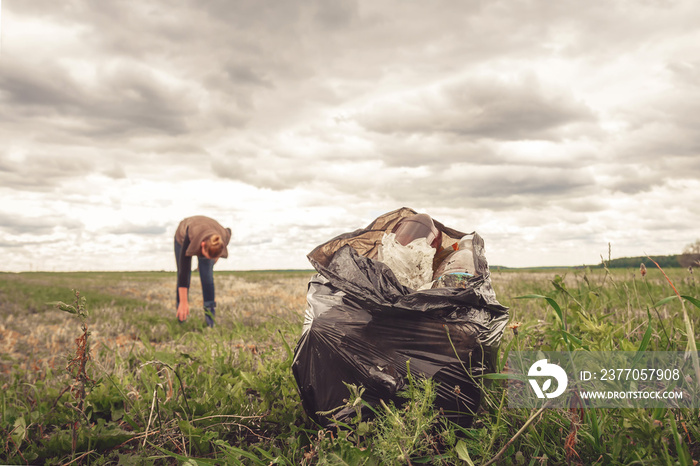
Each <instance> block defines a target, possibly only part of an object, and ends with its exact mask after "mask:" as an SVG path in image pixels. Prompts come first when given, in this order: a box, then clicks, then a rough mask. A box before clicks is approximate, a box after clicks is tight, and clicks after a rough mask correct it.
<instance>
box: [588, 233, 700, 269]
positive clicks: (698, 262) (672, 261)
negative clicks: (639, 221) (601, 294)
mask: <svg viewBox="0 0 700 466" xmlns="http://www.w3.org/2000/svg"><path fill="white" fill-rule="evenodd" d="M650 257H651V258H652V259H654V260H655V261H656V262H657V263H658V264H659V265H660V266H661V267H662V268H664V267H700V239H698V240H696V241H695V242H694V243H692V244H689V245H688V246H686V247H685V249H684V250H683V253H682V254H673V255H670V256H650ZM604 262H605V264H603V263H602V262H601V264H600V266H601V267H603V265H606V266H607V267H608V268H632V267H639V265H640V264H644V266H645V267H650V266H654V263H653V262H652V261H651V260H649V258H648V257H646V256H637V257H621V258H619V259H612V260H610V261H604Z"/></svg>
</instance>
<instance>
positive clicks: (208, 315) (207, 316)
mask: <svg viewBox="0 0 700 466" xmlns="http://www.w3.org/2000/svg"><path fill="white" fill-rule="evenodd" d="M214 317H216V310H214V309H213V308H212V309H207V308H206V307H205V308H204V320H205V321H206V322H207V326H209V327H213V326H214Z"/></svg>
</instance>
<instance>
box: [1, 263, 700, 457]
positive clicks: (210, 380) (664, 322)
mask: <svg viewBox="0 0 700 466" xmlns="http://www.w3.org/2000/svg"><path fill="white" fill-rule="evenodd" d="M666 272H667V274H668V275H669V277H670V279H671V281H672V282H673V284H674V285H675V286H676V288H677V289H678V291H679V293H680V294H681V295H684V296H689V297H697V296H698V295H699V293H698V289H697V283H696V281H695V278H694V276H693V275H692V274H690V273H689V271H687V270H685V269H669V270H666ZM311 274H312V272H310V271H284V272H275V271H255V272H217V274H216V275H215V280H216V283H217V302H218V303H219V306H218V308H217V326H216V327H215V328H214V329H208V328H206V327H205V326H204V319H203V313H202V311H201V310H199V309H197V307H196V303H201V295H200V294H198V293H199V290H198V287H199V283H198V281H197V276H196V274H193V280H192V281H193V283H192V288H191V296H190V301H191V304H192V305H193V306H192V313H191V316H190V319H189V320H188V321H187V322H186V323H184V324H179V323H177V322H176V319H175V316H174V314H175V309H174V302H173V301H174V293H175V274H174V273H166V272H153V273H141V272H139V273H137V272H133V273H131V272H130V273H121V272H119V273H117V272H114V273H106V272H95V273H21V274H5V273H3V274H0V354H1V356H0V386H1V388H2V391H1V394H0V441H2V448H0V463H8V464H19V463H32V464H65V463H68V462H70V461H73V464H185V463H187V464H260V465H268V464H290V465H292V464H294V465H296V464H353V465H354V464H408V462H409V461H410V462H411V464H469V463H470V462H472V463H473V464H486V463H488V462H489V461H491V462H492V464H514V465H539V464H567V462H571V464H670V465H674V464H691V463H688V461H690V458H698V457H700V421H699V420H698V411H697V410H687V409H685V410H684V409H680V410H670V409H639V410H619V409H617V410H616V409H588V410H584V411H580V410H560V409H546V410H544V411H542V412H540V413H537V412H535V411H533V410H527V409H511V408H508V402H507V398H508V394H507V391H506V388H505V386H504V384H503V383H501V382H500V381H493V382H494V383H492V384H491V385H490V386H488V387H487V388H484V393H485V400H484V403H483V406H482V408H481V410H480V412H479V413H478V416H477V420H476V422H475V424H474V426H473V428H470V429H464V428H461V427H459V426H456V425H452V424H449V423H446V422H445V421H444V420H442V418H440V417H439V416H438V413H436V412H435V410H434V409H433V407H432V403H431V400H432V397H433V393H434V387H433V386H432V384H431V383H430V382H429V381H428V382H426V381H413V383H411V384H409V387H408V390H407V391H406V393H405V396H406V397H407V402H406V403H405V404H404V405H403V406H402V407H401V408H400V409H398V408H396V407H393V406H392V405H387V406H382V407H381V409H376V413H377V417H376V419H375V420H374V421H371V422H367V421H362V420H361V419H359V418H357V419H355V420H353V421H352V422H350V423H348V425H347V426H346V428H345V429H343V430H340V431H338V432H331V431H327V430H324V429H321V428H319V427H318V426H317V425H315V424H314V423H313V422H311V421H310V420H309V419H308V417H307V416H306V415H305V413H304V412H303V410H302V408H301V405H300V400H299V396H298V393H297V388H296V385H295V382H294V379H293V377H292V374H291V370H290V367H291V362H292V349H293V347H294V345H295V343H296V340H297V338H298V336H299V334H300V332H301V326H302V321H303V312H304V307H305V295H306V284H307V281H308V278H309V277H310V275H311ZM492 280H493V284H494V288H495V290H496V293H497V296H498V299H499V301H500V302H501V303H503V304H504V305H507V306H509V307H510V308H511V322H512V323H516V322H519V325H518V326H517V329H516V330H512V329H507V331H506V334H505V335H504V338H503V342H502V345H501V351H500V355H499V356H500V357H499V361H500V364H504V361H505V360H506V356H507V354H508V352H509V351H515V350H523V351H524V350H532V349H542V350H553V351H565V350H567V349H573V350H580V349H584V350H585V349H588V350H605V351H615V350H626V351H630V350H631V351H636V350H637V349H639V348H640V346H641V345H644V348H645V349H646V350H647V351H652V350H671V351H684V350H685V349H686V348H687V347H688V345H689V343H690V341H691V340H692V341H693V342H694V341H695V340H694V339H695V338H697V336H696V334H695V332H694V330H693V329H695V328H698V325H700V324H699V322H698V320H699V316H700V309H698V308H697V307H696V306H695V305H693V304H692V303H691V302H690V301H686V302H685V311H686V313H687V314H688V316H689V322H686V320H685V318H684V315H683V307H682V306H681V304H680V301H679V300H678V299H673V300H665V298H667V297H669V296H673V295H674V291H673V289H672V288H671V286H670V285H669V284H668V282H667V281H666V279H665V278H664V277H663V275H662V274H661V273H660V272H659V271H658V270H656V269H651V268H650V269H649V270H648V273H647V275H646V277H644V278H642V277H641V276H640V273H639V270H632V269H614V270H611V271H608V270H602V269H591V270H588V269H577V270H574V269H571V270H562V269H557V270H551V271H541V270H540V271H537V270H533V271H519V270H499V271H494V272H493V274H492ZM71 289H78V290H80V292H81V294H82V295H84V296H86V297H87V309H88V311H89V316H88V318H87V324H88V326H89V331H90V332H91V334H90V337H89V339H90V342H91V346H92V353H91V355H92V358H91V359H90V361H88V364H87V367H86V370H87V374H88V375H89V377H90V379H91V380H90V381H89V382H88V383H86V391H85V395H84V396H83V397H82V400H83V404H82V408H81V409H77V406H78V403H79V401H80V398H81V397H80V396H77V397H76V394H75V393H71V391H70V390H69V388H70V387H71V386H74V378H73V377H74V376H72V375H71V374H69V372H68V371H67V370H66V369H65V367H66V365H67V363H68V360H69V359H70V358H73V357H75V349H76V346H75V345H76V344H75V339H76V338H78V337H79V336H80V335H81V334H82V331H81V328H80V320H79V319H78V318H76V316H73V315H70V314H68V313H64V312H61V311H59V310H57V309H55V308H54V307H51V306H48V305H46V303H47V302H51V301H64V302H66V303H71V302H72V301H73V293H72V291H71ZM533 295H539V296H544V297H546V298H548V299H546V298H535V297H530V298H527V299H524V298H522V297H523V296H533ZM553 303H554V304H553ZM649 316H651V319H649ZM688 324H690V326H689V325H688ZM361 393H362V388H361V387H349V392H348V400H349V401H348V403H349V404H353V403H354V404H356V406H357V405H358V404H359V405H364V403H363V402H362V396H361ZM365 406H366V405H365ZM579 416H582V417H579ZM74 432H75V433H76V436H75V444H74V438H73V434H74Z"/></svg>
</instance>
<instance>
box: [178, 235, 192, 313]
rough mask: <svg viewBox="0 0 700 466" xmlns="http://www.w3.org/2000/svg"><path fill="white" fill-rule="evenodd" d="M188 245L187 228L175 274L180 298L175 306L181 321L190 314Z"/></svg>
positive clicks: (190, 268) (190, 258)
mask: <svg viewBox="0 0 700 466" xmlns="http://www.w3.org/2000/svg"><path fill="white" fill-rule="evenodd" d="M189 245H190V231H189V228H188V229H187V231H185V239H184V240H183V242H182V249H181V250H180V259H179V262H180V271H179V273H178V275H177V293H178V296H179V298H180V305H179V306H178V307H177V318H178V319H179V320H180V321H181V322H182V321H185V320H186V319H187V317H188V316H189V315H190V303H189V302H188V300H187V292H188V290H189V289H190V272H191V271H192V256H188V255H187V248H188V247H189Z"/></svg>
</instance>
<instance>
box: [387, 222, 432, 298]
mask: <svg viewBox="0 0 700 466" xmlns="http://www.w3.org/2000/svg"><path fill="white" fill-rule="evenodd" d="M434 257H435V248H433V247H432V246H430V243H428V241H427V239H426V238H423V237H419V238H416V239H414V240H413V241H411V242H410V243H408V244H406V245H403V244H401V243H400V242H399V241H398V240H397V239H396V234H395V233H385V234H384V236H382V243H381V246H380V247H379V252H378V253H377V260H379V261H381V262H383V263H385V264H386V265H388V266H389V268H390V269H391V271H392V272H394V275H395V276H396V279H397V280H398V281H399V283H401V284H402V285H404V286H407V287H409V288H413V289H418V288H420V287H421V286H422V285H423V284H424V283H426V282H429V281H431V280H432V277H433V258H434Z"/></svg>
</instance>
